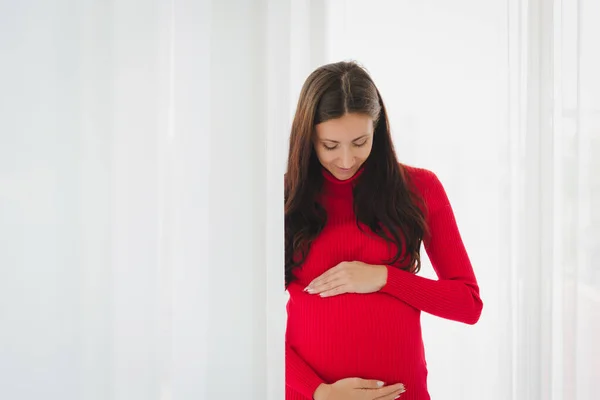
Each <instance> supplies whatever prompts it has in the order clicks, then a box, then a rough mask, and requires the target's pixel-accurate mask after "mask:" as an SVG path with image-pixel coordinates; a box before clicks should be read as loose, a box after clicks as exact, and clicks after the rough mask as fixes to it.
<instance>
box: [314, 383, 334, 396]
mask: <svg viewBox="0 0 600 400" xmlns="http://www.w3.org/2000/svg"><path fill="white" fill-rule="evenodd" d="M329 390H330V388H329V385H328V384H326V383H321V384H320V385H319V386H318V387H317V389H316V390H315V393H314V394H313V400H325V399H327V396H328V395H329Z"/></svg>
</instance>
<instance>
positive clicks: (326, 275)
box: [306, 264, 341, 289]
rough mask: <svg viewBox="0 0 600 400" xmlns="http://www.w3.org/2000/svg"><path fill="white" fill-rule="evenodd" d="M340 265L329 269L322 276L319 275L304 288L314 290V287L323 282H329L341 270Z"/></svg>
mask: <svg viewBox="0 0 600 400" xmlns="http://www.w3.org/2000/svg"><path fill="white" fill-rule="evenodd" d="M340 265H341V264H338V265H336V266H335V267H333V268H330V269H328V270H327V271H325V272H324V273H323V274H321V275H320V276H319V277H317V278H315V279H314V280H313V281H312V282H311V283H309V284H308V286H307V287H306V288H307V289H308V288H314V287H315V286H316V285H320V284H322V283H323V282H327V281H329V280H330V279H331V278H332V277H334V276H335V275H336V274H337V273H338V272H339V271H340V269H341V267H340Z"/></svg>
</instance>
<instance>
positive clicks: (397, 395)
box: [373, 389, 406, 400]
mask: <svg viewBox="0 0 600 400" xmlns="http://www.w3.org/2000/svg"><path fill="white" fill-rule="evenodd" d="M404 392H406V390H404V389H402V390H396V391H394V392H392V393H390V394H388V395H386V396H381V397H376V398H375V399H373V400H395V399H402V394H403V393H404Z"/></svg>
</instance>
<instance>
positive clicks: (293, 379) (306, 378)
mask: <svg viewBox="0 0 600 400" xmlns="http://www.w3.org/2000/svg"><path fill="white" fill-rule="evenodd" d="M285 383H286V385H287V386H289V387H290V388H292V389H293V390H295V391H296V392H298V393H300V394H302V395H303V396H305V397H306V398H309V399H312V398H313V396H314V395H315V392H316V390H317V388H319V386H320V385H322V384H324V383H325V382H324V381H323V379H321V377H319V376H318V375H317V373H316V372H315V371H314V370H313V369H312V368H311V367H310V366H309V365H308V364H307V363H306V361H304V360H303V359H302V358H301V357H300V356H299V355H298V353H296V351H295V350H294V349H293V348H292V347H291V346H290V345H289V344H287V343H286V345H285ZM321 389H322V388H321Z"/></svg>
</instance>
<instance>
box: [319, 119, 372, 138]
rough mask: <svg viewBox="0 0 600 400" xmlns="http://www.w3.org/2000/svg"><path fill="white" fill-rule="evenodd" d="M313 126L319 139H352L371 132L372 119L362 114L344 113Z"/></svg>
mask: <svg viewBox="0 0 600 400" xmlns="http://www.w3.org/2000/svg"><path fill="white" fill-rule="evenodd" d="M315 128H316V131H317V137H318V138H319V139H321V140H327V139H330V140H336V141H342V140H353V139H355V138H357V137H359V136H363V135H366V134H372V133H373V119H372V118H371V117H369V116H368V115H364V114H345V115H344V116H342V117H340V118H335V119H330V120H329V121H325V122H322V123H320V124H317V125H316V127H315Z"/></svg>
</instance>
